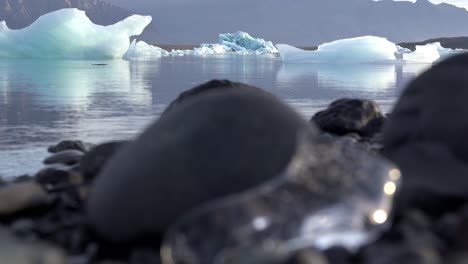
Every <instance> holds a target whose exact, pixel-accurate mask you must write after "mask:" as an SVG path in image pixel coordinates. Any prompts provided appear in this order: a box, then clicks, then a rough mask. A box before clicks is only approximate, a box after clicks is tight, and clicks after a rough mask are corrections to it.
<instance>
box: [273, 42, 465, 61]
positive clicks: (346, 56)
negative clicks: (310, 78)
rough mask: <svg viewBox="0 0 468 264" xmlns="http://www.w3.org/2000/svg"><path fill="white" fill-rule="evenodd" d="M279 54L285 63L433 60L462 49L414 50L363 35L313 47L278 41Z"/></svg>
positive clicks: (433, 45) (431, 46) (432, 46)
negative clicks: (295, 45) (299, 47)
mask: <svg viewBox="0 0 468 264" xmlns="http://www.w3.org/2000/svg"><path fill="white" fill-rule="evenodd" d="M277 48H278V51H279V53H280V56H281V57H282V59H283V61H284V62H287V63H333V64H340V63H375V62H378V63H382V62H385V63H398V62H401V63H404V62H410V63H433V62H434V61H436V60H438V59H439V58H441V57H446V56H449V55H452V54H457V53H460V52H463V51H462V50H453V49H448V48H444V47H442V46H441V45H440V43H438V42H436V43H430V44H426V45H424V46H416V50H415V51H411V50H409V49H406V48H402V47H400V46H398V45H396V44H395V43H392V42H390V41H388V40H387V39H385V38H381V37H376V36H364V37H357V38H350V39H340V40H336V41H333V42H330V43H325V44H322V45H320V46H318V49H317V50H315V51H308V50H302V49H298V48H296V47H293V46H290V45H286V44H279V45H277Z"/></svg>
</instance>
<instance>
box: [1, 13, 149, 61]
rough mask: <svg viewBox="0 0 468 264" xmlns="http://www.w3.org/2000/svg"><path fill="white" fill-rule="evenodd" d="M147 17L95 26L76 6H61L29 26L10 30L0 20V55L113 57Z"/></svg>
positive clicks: (124, 49)
mask: <svg viewBox="0 0 468 264" xmlns="http://www.w3.org/2000/svg"><path fill="white" fill-rule="evenodd" d="M151 20H152V18H151V17H150V16H139V15H133V16H130V17H128V18H126V19H124V20H122V21H120V22H118V23H116V24H114V25H110V26H100V25H96V24H94V23H93V22H91V20H89V18H88V17H87V16H86V14H85V12H84V11H80V10H78V9H74V8H70V9H61V10H58V11H55V12H52V13H48V14H45V15H43V16H41V17H39V18H38V19H37V20H36V21H35V22H34V23H33V24H31V25H30V26H28V27H26V28H23V29H18V30H11V29H9V28H8V27H7V24H6V23H5V22H4V21H3V22H0V58H41V59H44V58H45V59H116V58H122V57H123V55H124V54H125V53H126V52H127V50H128V49H129V46H130V37H131V36H136V35H140V34H141V33H142V32H143V30H144V29H145V28H146V26H148V24H149V23H151Z"/></svg>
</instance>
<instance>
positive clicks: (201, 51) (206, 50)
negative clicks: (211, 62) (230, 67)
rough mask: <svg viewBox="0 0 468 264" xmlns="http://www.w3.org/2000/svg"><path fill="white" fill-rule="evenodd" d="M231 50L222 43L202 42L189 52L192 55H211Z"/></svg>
mask: <svg viewBox="0 0 468 264" xmlns="http://www.w3.org/2000/svg"><path fill="white" fill-rule="evenodd" d="M231 52H233V50H232V49H231V48H229V47H228V46H225V45H222V44H202V45H200V47H198V48H195V49H194V50H193V51H191V52H189V54H194V55H213V54H226V53H231Z"/></svg>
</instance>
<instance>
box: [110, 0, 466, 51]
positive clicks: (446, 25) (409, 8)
mask: <svg viewBox="0 0 468 264" xmlns="http://www.w3.org/2000/svg"><path fill="white" fill-rule="evenodd" d="M107 1H110V2H112V3H114V4H117V5H120V6H121V7H123V8H125V9H127V10H129V11H133V12H135V13H137V14H145V15H151V16H153V25H154V28H155V29H156V30H155V31H154V32H145V33H144V35H143V36H141V38H142V39H145V40H147V41H150V42H153V43H158V44H199V43H215V42H217V41H218V40H217V39H218V34H220V33H227V32H231V33H232V32H236V31H239V30H241V31H246V32H248V33H250V34H251V35H252V36H254V37H261V38H264V39H266V40H271V41H273V43H288V44H292V45H299V46H314V45H318V44H321V43H323V42H328V41H332V40H336V39H341V38H348V37H356V36H362V35H378V36H382V37H387V38H389V39H390V40H391V41H393V42H404V41H422V40H426V39H429V38H437V37H453V36H468V27H465V26H463V25H468V13H466V12H465V10H463V9H461V8H454V7H450V6H448V5H446V6H441V7H440V8H436V7H434V8H427V9H426V8H421V9H420V8H418V7H419V6H420V5H421V4H422V5H425V4H426V3H424V2H425V1H427V0H420V1H422V3H420V4H418V5H413V4H410V3H401V2H400V3H391V2H389V1H388V0H386V3H382V4H378V5H375V3H372V0H368V1H369V3H366V1H365V0H352V1H351V0H320V1H319V0H289V1H284V0H235V1H231V0H196V1H194V0H107ZM387 1H388V2H387ZM398 1H402V0H398ZM414 1H415V0H410V2H414ZM429 1H431V2H433V3H434V4H438V3H440V2H441V1H444V2H447V3H451V4H457V5H459V6H460V5H462V4H463V7H465V8H466V7H468V0H429ZM285 3H286V4H285Z"/></svg>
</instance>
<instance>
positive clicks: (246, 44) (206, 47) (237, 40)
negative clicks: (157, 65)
mask: <svg viewBox="0 0 468 264" xmlns="http://www.w3.org/2000/svg"><path fill="white" fill-rule="evenodd" d="M275 53H278V50H277V49H276V48H275V46H274V45H273V43H272V42H271V41H265V40H264V39H261V38H253V37H252V36H250V35H249V34H248V33H246V32H242V31H239V32H237V33H233V34H232V33H226V34H220V35H219V42H218V43H214V44H201V45H200V47H198V48H195V49H193V50H173V51H171V52H170V54H171V55H174V56H177V55H179V56H180V55H218V54H275Z"/></svg>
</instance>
